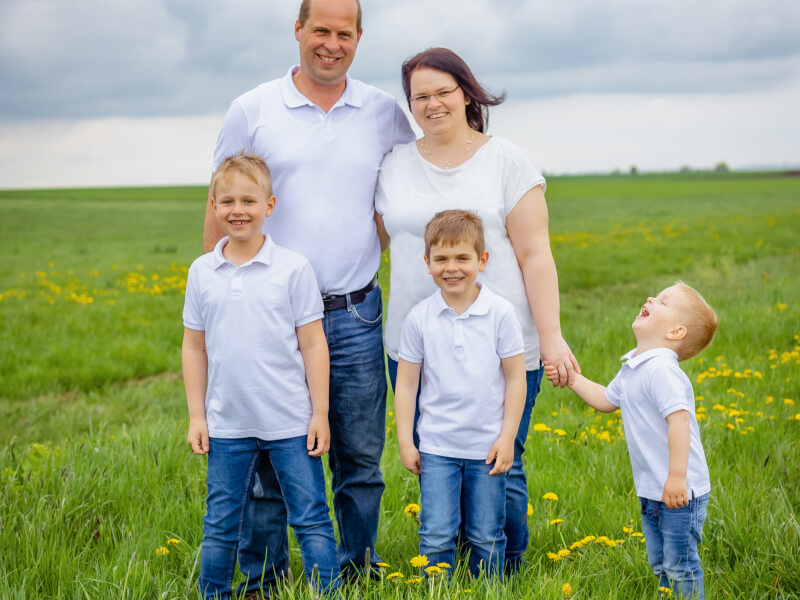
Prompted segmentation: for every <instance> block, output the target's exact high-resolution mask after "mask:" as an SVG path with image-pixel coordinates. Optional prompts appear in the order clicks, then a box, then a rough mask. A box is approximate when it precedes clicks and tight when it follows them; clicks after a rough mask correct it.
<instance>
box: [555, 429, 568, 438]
mask: <svg viewBox="0 0 800 600" xmlns="http://www.w3.org/2000/svg"><path fill="white" fill-rule="evenodd" d="M553 433H555V434H556V435H560V436H561V437H564V436H565V435H567V432H566V431H564V430H563V429H554V430H553Z"/></svg>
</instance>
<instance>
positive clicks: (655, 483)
mask: <svg viewBox="0 0 800 600" xmlns="http://www.w3.org/2000/svg"><path fill="white" fill-rule="evenodd" d="M621 360H624V361H626V362H625V364H623V365H622V368H621V369H620V370H619V372H618V373H617V375H616V376H615V377H614V379H613V380H612V381H611V383H609V384H608V387H607V388H606V394H605V396H606V400H608V401H609V402H610V403H611V404H613V405H614V406H619V408H620V412H621V413H622V424H623V426H624V428H625V441H626V442H627V443H628V454H629V455H630V458H631V467H632V468H633V482H634V485H635V486H636V494H637V495H638V496H640V497H642V498H649V499H650V500H661V496H662V494H663V492H664V483H665V482H666V481H667V475H668V474H669V445H668V443H667V429H668V425H667V421H666V418H667V417H668V416H669V415H671V414H672V413H674V412H676V411H679V410H685V411H688V413H689V466H688V469H687V471H686V487H687V489H688V491H689V494H692V492H694V497H698V496H702V495H703V494H706V493H708V492H709V491H710V490H711V480H710V478H709V474H708V465H707V464H706V455H705V452H703V444H702V443H701V442H700V428H699V427H698V426H697V419H696V418H695V413H694V390H693V389H692V382H691V381H689V378H688V377H687V376H686V373H684V372H683V371H682V370H681V368H680V365H679V364H678V355H677V354H675V352H673V351H672V350H670V349H669V348H653V349H652V350H648V351H646V352H642V353H641V354H640V355H638V356H636V350H635V349H634V350H631V351H630V352H628V353H627V354H625V355H624V356H623V357H622V358H621Z"/></svg>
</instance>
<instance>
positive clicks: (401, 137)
mask: <svg viewBox="0 0 800 600" xmlns="http://www.w3.org/2000/svg"><path fill="white" fill-rule="evenodd" d="M416 137H417V136H416V135H414V130H413V129H411V125H410V124H409V122H408V117H407V116H406V113H404V112H403V109H402V108H400V105H399V104H398V103H397V101H395V103H394V127H393V134H392V148H394V147H395V146H396V145H397V144H407V143H408V142H412V141H414V140H415V139H416Z"/></svg>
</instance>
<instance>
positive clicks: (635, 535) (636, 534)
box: [631, 531, 644, 538]
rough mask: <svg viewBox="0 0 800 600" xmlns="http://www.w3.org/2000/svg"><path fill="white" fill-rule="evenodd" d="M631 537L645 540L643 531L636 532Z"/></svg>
mask: <svg viewBox="0 0 800 600" xmlns="http://www.w3.org/2000/svg"><path fill="white" fill-rule="evenodd" d="M631 537H640V538H643V537H644V534H643V533H642V532H641V531H634V532H633V533H632V534H631Z"/></svg>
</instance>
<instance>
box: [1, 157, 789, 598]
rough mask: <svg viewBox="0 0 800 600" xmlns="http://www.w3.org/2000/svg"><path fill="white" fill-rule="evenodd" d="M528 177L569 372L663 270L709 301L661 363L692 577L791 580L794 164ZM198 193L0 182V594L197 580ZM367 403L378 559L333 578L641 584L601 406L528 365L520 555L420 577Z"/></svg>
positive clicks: (605, 349)
mask: <svg viewBox="0 0 800 600" xmlns="http://www.w3.org/2000/svg"><path fill="white" fill-rule="evenodd" d="M547 197H548V205H549V209H550V235H551V243H552V247H553V252H554V255H555V258H556V262H557V265H558V269H559V282H560V288H561V310H562V327H563V331H564V335H565V337H566V338H567V340H568V342H569V343H570V345H571V347H572V349H573V350H574V352H575V354H576V355H577V357H578V359H579V360H580V363H581V367H582V369H583V372H584V373H585V374H586V375H587V376H589V377H591V378H594V379H596V380H598V381H600V382H608V381H609V380H610V379H611V378H612V377H613V375H614V374H615V372H616V370H617V368H618V366H619V357H620V356H621V355H622V354H624V353H625V352H627V351H628V350H629V349H630V348H631V347H632V346H633V343H634V339H633V335H632V333H631V331H630V323H631V322H632V320H633V318H634V316H635V314H636V312H637V311H638V310H639V307H640V306H641V304H642V303H643V302H644V300H645V299H646V297H647V296H648V295H651V294H655V293H656V292H658V291H659V290H660V289H662V288H664V287H666V286H668V285H670V284H671V283H673V282H674V281H675V280H676V279H682V280H684V281H686V282H687V283H689V284H691V285H693V286H695V287H696V288H698V289H699V290H700V291H701V292H702V293H703V294H704V295H705V296H706V298H707V299H708V300H709V302H710V303H711V304H712V305H713V306H714V307H715V308H716V309H717V311H718V313H719V316H720V321H721V325H720V330H719V333H718V334H717V338H716V340H715V341H714V343H713V345H712V346H711V347H710V348H709V349H707V350H706V351H705V352H704V353H702V354H701V355H700V356H699V357H696V358H694V359H691V360H689V361H687V362H685V363H683V367H684V369H685V370H686V371H687V373H688V374H689V376H690V378H691V379H692V381H693V382H694V386H695V394H696V396H697V417H698V419H699V422H700V428H701V435H702V438H703V443H704V446H705V451H706V456H707V459H708V463H709V467H710V470H711V479H712V497H711V502H710V505H709V514H708V520H707V521H706V525H705V530H704V540H703V544H702V546H701V554H700V556H701V561H702V563H703V566H704V569H705V573H706V592H707V597H708V598H732V599H741V598H747V599H761V598H764V599H766V598H800V571H799V570H798V566H799V565H800V523H798V513H800V510H798V509H800V310H799V308H798V300H799V299H800V178H798V177H789V176H785V175H784V174H780V173H747V174H744V173H730V174H710V173H709V174H686V175H683V174H682V175H676V174H672V175H639V176H616V177H614V176H608V177H600V176H598V177H561V178H558V177H554V178H551V179H550V180H549V182H548V190H547ZM204 203H205V189H204V188H201V187H186V188H148V189H109V190H102V189H91V190H53V191H5V192H0V340H1V341H2V351H1V352H0V598H2V599H4V600H16V599H23V598H37V599H50V598H59V599H60V598H64V599H77V598H82V599H98V598H124V599H128V598H130V599H133V598H136V599H139V598H142V599H150V598H153V599H156V598H189V597H196V581H197V575H198V565H199V562H198V559H199V548H200V541H201V537H202V532H201V525H202V517H203V514H204V500H205V459H204V458H201V457H196V456H194V455H193V454H192V453H191V450H190V448H189V446H188V445H187V444H186V442H185V435H186V428H187V424H188V419H187V416H186V407H185V400H184V396H183V387H182V381H181V378H180V342H181V337H182V323H181V310H182V305H183V290H184V284H185V276H186V269H187V267H188V265H189V264H190V263H191V261H192V260H193V259H194V258H195V257H196V256H197V255H199V254H200V253H201V247H200V232H201V227H202V218H203V210H204ZM387 270H388V261H387V259H386V257H385V256H384V263H383V266H382V271H381V281H382V283H383V284H384V285H385V284H386V282H387V281H388V279H387V277H386V271H387ZM384 289H386V288H385V287H384ZM389 409H390V412H389V414H388V415H387V421H386V432H387V445H386V451H385V452H384V456H383V465H384V476H385V479H386V492H385V495H384V501H383V514H382V521H381V529H380V536H379V547H378V551H379V552H380V554H381V556H382V557H383V559H384V560H385V561H386V563H387V565H388V566H386V567H384V569H383V577H382V578H381V579H380V580H366V579H365V580H362V581H360V582H357V583H355V584H348V585H346V586H344V587H343V591H342V593H343V595H344V596H345V597H346V598H353V599H355V598H358V599H367V598H374V599H376V600H378V599H383V598H416V597H431V598H437V599H439V598H462V597H464V596H468V597H474V598H476V599H477V598H508V599H517V598H526V599H527V598H530V599H539V598H542V599H552V600H557V599H562V598H565V597H572V598H575V599H588V598H614V599H620V600H621V599H625V600H629V599H631V598H636V599H638V598H652V599H655V598H657V597H658V591H657V581H656V579H655V577H654V576H653V575H652V573H651V572H650V569H649V567H648V565H647V560H646V554H645V549H644V544H643V543H642V538H641V534H640V532H641V524H640V519H639V504H638V500H637V498H636V494H635V490H634V489H633V480H632V476H631V472H630V464H629V461H628V456H627V450H626V447H625V442H624V439H623V437H622V429H621V422H620V419H619V415H618V414H616V413H615V414H610V415H604V414H599V413H594V412H593V411H591V409H588V408H586V407H585V406H584V405H583V403H582V402H581V401H580V400H579V399H578V398H577V397H575V396H573V395H572V394H571V393H570V392H568V391H565V390H554V389H553V388H551V387H550V386H549V385H545V386H544V387H543V390H542V393H541V394H540V396H539V398H538V400H537V403H536V408H535V409H534V414H533V419H532V422H531V429H530V438H529V440H528V444H527V451H526V455H525V460H526V469H527V472H528V476H529V496H530V505H531V506H530V510H529V513H530V516H529V525H530V528H531V543H530V548H529V550H528V553H527V557H526V558H527V568H526V570H524V571H523V572H522V573H521V574H519V575H518V576H515V577H512V578H509V579H507V580H505V581H502V582H499V581H492V580H484V579H479V580H471V579H470V578H469V576H468V575H467V574H465V573H464V571H463V569H457V570H456V574H455V576H454V577H453V578H452V579H450V580H449V581H446V580H443V579H441V578H439V579H437V578H435V577H434V578H432V579H430V580H427V581H426V580H422V581H420V580H419V579H418V576H419V575H420V572H419V569H418V568H416V567H412V565H411V564H410V559H411V558H412V557H414V556H415V555H416V554H417V537H416V526H417V525H416V521H415V518H414V516H413V515H407V514H406V512H407V511H405V509H406V507H407V506H408V505H409V504H411V503H416V502H418V501H419V498H418V489H417V485H416V481H415V478H414V477H413V476H412V475H410V474H409V473H407V472H405V471H404V470H403V468H402V466H401V464H400V461H399V458H398V453H397V443H396V439H395V428H394V420H393V416H392V413H391V402H390V406H389ZM545 496H546V498H545ZM552 498H557V499H552ZM292 569H293V572H294V574H295V578H294V579H295V581H294V583H290V582H286V583H284V584H282V587H281V589H280V597H282V598H304V597H307V596H308V595H309V592H308V590H307V588H306V586H305V584H304V581H303V577H302V567H301V563H300V555H299V549H298V548H297V545H296V544H294V543H293V545H292ZM395 573H399V574H400V575H402V576H400V575H394V574H395ZM565 584H568V586H569V589H566V588H565ZM570 590H571V591H570Z"/></svg>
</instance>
